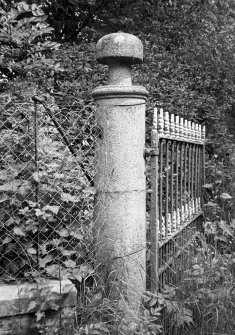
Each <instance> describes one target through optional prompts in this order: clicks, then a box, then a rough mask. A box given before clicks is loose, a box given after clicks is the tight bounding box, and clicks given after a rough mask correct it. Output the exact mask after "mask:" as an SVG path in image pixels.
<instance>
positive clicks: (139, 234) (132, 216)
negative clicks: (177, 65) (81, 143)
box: [93, 33, 148, 313]
mask: <svg viewBox="0 0 235 335" xmlns="http://www.w3.org/2000/svg"><path fill="white" fill-rule="evenodd" d="M97 60H98V62H100V63H102V64H107V65H109V79H108V83H107V85H106V86H101V87H98V88H96V89H95V90H94V91H93V97H94V99H95V101H96V103H97V105H98V109H97V115H96V117H97V124H98V126H99V128H100V136H99V137H100V138H99V139H98V141H97V146H96V162H97V171H96V176H95V185H96V187H97V193H96V205H95V210H94V220H95V229H96V236H97V240H96V242H97V257H98V259H99V261H100V264H101V265H103V269H104V268H106V270H107V275H108V283H109V287H110V294H111V297H112V298H118V300H119V301H120V302H121V306H122V307H123V306H128V309H130V310H131V311H132V313H133V312H135V311H136V312H137V311H138V309H139V305H140V299H141V295H142V293H143V291H144V290H145V284H146V283H145V282H146V279H145V277H146V274H145V272H146V271H145V268H146V264H145V262H146V256H145V254H146V237H145V236H146V185H145V173H144V172H145V160H144V155H143V153H144V147H145V102H146V97H147V93H148V92H147V91H146V89H145V88H144V87H142V86H132V79H131V65H132V64H136V63H141V62H142V60H143V45H142V43H141V41H140V40H139V39H138V38H137V37H135V36H133V35H130V34H126V33H114V34H109V35H106V36H104V37H103V38H101V39H100V40H99V41H98V43H97Z"/></svg>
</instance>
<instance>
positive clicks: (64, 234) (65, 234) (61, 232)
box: [56, 228, 69, 237]
mask: <svg viewBox="0 0 235 335" xmlns="http://www.w3.org/2000/svg"><path fill="white" fill-rule="evenodd" d="M56 232H57V233H58V234H59V235H60V236H61V237H68V236H69V232H68V230H67V229H65V228H62V229H60V230H59V231H58V230H57V231H56Z"/></svg>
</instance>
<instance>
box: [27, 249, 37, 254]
mask: <svg viewBox="0 0 235 335" xmlns="http://www.w3.org/2000/svg"><path fill="white" fill-rule="evenodd" d="M27 252H28V253H29V254H32V255H36V253H37V250H36V249H34V248H28V249H27Z"/></svg>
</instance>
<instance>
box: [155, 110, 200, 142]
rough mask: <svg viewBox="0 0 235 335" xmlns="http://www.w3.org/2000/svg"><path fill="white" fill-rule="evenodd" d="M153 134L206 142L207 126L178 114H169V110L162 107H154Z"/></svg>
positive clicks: (179, 139)
mask: <svg viewBox="0 0 235 335" xmlns="http://www.w3.org/2000/svg"><path fill="white" fill-rule="evenodd" d="M152 136H153V137H156V136H157V137H158V138H168V139H173V140H177V141H184V142H191V143H196V144H204V143H205V137H206V128H205V126H202V125H200V124H198V123H196V122H192V121H188V120H186V119H185V118H183V117H179V116H178V115H175V114H169V112H165V111H163V109H162V108H160V109H159V110H158V109H157V108H154V115H153V130H152ZM156 139H157V138H156ZM154 142H155V141H154Z"/></svg>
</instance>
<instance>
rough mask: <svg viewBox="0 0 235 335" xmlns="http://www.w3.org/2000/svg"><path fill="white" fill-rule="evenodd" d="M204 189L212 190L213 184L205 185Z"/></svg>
mask: <svg viewBox="0 0 235 335" xmlns="http://www.w3.org/2000/svg"><path fill="white" fill-rule="evenodd" d="M202 187H204V188H212V187H213V184H205V185H203V186H202Z"/></svg>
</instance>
